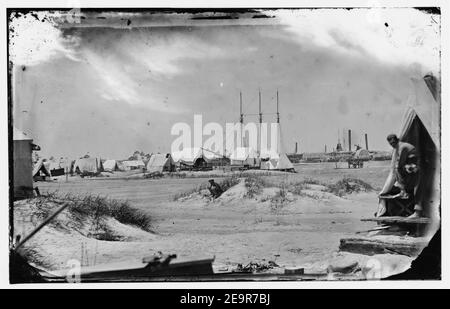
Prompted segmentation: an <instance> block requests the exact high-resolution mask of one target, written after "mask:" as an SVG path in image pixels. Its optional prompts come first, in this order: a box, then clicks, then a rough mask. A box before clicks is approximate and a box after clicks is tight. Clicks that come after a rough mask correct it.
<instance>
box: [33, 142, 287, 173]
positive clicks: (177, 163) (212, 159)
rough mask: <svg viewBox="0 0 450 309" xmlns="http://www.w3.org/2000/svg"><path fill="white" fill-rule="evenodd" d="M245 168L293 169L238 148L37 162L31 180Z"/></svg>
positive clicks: (283, 159) (279, 159) (277, 157)
mask: <svg viewBox="0 0 450 309" xmlns="http://www.w3.org/2000/svg"><path fill="white" fill-rule="evenodd" d="M230 164H231V165H233V166H245V167H249V168H260V169H264V170H293V169H294V167H293V165H292V163H291V162H290V161H289V159H288V157H287V156H286V154H272V155H271V156H270V157H267V158H261V156H259V155H258V153H257V152H256V151H255V150H254V149H252V148H249V147H238V148H237V149H236V150H235V151H234V152H233V153H232V154H231V155H230V156H229V158H226V157H224V156H221V155H219V154H216V153H213V152H211V151H205V150H203V149H201V148H184V149H183V150H182V151H179V152H174V153H172V154H160V153H158V154H153V155H152V156H151V157H150V160H149V161H148V162H147V163H144V162H143V161H142V160H126V161H121V160H112V159H110V160H106V161H102V160H100V159H98V158H81V159H77V160H73V161H65V160H60V161H44V160H43V159H40V160H39V161H38V162H37V163H36V164H35V165H34V168H33V177H36V176H44V177H45V176H47V177H50V176H60V175H64V174H66V173H70V174H73V173H75V174H86V173H87V174H89V173H90V174H97V173H99V172H102V171H105V172H113V171H130V170H137V169H144V168H145V170H146V171H147V172H148V173H154V172H172V171H175V169H176V167H182V166H187V167H193V168H197V167H207V166H226V165H230Z"/></svg>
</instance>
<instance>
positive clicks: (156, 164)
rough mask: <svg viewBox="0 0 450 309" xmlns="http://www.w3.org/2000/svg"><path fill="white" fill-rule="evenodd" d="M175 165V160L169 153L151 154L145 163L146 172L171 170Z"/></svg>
mask: <svg viewBox="0 0 450 309" xmlns="http://www.w3.org/2000/svg"><path fill="white" fill-rule="evenodd" d="M174 167H175V162H174V161H173V159H172V156H171V155H170V153H168V154H162V153H157V154H153V155H152V156H151V157H150V160H149V161H148V163H147V172H149V173H154V172H161V173H162V172H171V171H173V169H174Z"/></svg>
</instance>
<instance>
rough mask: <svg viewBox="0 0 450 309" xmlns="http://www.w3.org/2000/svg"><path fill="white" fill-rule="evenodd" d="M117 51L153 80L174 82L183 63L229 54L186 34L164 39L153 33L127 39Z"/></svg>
mask: <svg viewBox="0 0 450 309" xmlns="http://www.w3.org/2000/svg"><path fill="white" fill-rule="evenodd" d="M117 49H118V50H120V51H121V52H122V53H124V54H127V55H129V56H130V57H131V58H132V59H134V60H135V61H137V62H138V63H142V64H143V66H144V67H146V68H147V69H148V70H149V71H150V73H151V74H152V76H153V77H156V78H171V77H173V76H175V75H177V74H182V73H183V71H182V68H181V67H180V65H179V63H177V62H178V61H179V60H181V59H202V58H218V57H224V56H226V53H225V52H224V51H223V50H222V49H220V48H218V47H216V46H214V45H209V44H207V43H205V42H204V41H202V40H200V39H198V38H195V37H190V36H188V35H183V34H181V35H180V34H170V35H168V36H166V37H164V38H161V37H158V36H156V35H154V34H152V33H151V31H142V32H140V33H139V35H138V36H137V37H136V36H133V35H130V36H124V38H123V40H121V41H120V44H117Z"/></svg>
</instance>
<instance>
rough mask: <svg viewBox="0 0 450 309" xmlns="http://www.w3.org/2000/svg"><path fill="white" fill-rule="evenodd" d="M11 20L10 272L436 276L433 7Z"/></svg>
mask: <svg viewBox="0 0 450 309" xmlns="http://www.w3.org/2000/svg"><path fill="white" fill-rule="evenodd" d="M7 27H8V29H7V31H8V34H7V39H8V43H7V50H8V83H9V89H8V96H9V103H8V106H9V123H8V125H9V128H8V134H9V153H10V156H9V169H10V174H9V179H10V189H9V190H10V198H9V203H10V205H9V233H10V235H9V239H10V243H9V248H10V260H9V275H10V277H9V282H10V283H11V284H15V283H37V282H47V283H81V284H83V283H105V282H122V283H128V282H242V281H252V282H278V281H288V282H300V281H344V282H346V281H356V280H358V281H366V280H379V279H388V280H390V279H392V280H393V279H394V278H395V277H396V276H399V275H401V274H404V273H405V272H406V273H408V271H411V269H413V268H414V265H415V264H416V263H419V262H420V259H421V257H423V256H425V257H427V258H428V260H427V261H428V262H426V263H427V266H428V267H419V268H420V270H421V272H419V273H416V275H415V276H411V277H408V278H410V279H411V280H414V279H416V280H423V279H426V280H440V279H441V272H440V263H441V252H440V251H439V250H436V248H437V247H439V248H440V236H439V235H440V227H441V9H440V8H439V7H384V6H376V5H374V6H373V7H317V8H313V7H297V8H287V7H284V8H283V7H280V8H257V7H255V8H205V7H198V8H192V7H191V8H181V7H177V8H106V7H105V8H87V7H86V8H83V7H73V8H54V9H52V8H45V9H42V8H36V9H33V8H8V9H7ZM259 301H260V302H264V301H266V299H263V298H261V299H260V300H259Z"/></svg>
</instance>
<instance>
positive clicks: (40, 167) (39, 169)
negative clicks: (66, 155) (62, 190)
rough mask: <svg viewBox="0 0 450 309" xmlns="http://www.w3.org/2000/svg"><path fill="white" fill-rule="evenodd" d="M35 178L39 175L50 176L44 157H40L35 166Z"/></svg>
mask: <svg viewBox="0 0 450 309" xmlns="http://www.w3.org/2000/svg"><path fill="white" fill-rule="evenodd" d="M32 175H33V178H35V179H37V177H44V178H45V177H50V176H51V175H50V171H49V170H48V169H47V167H46V166H45V164H44V159H39V161H38V162H36V164H35V165H34V167H33V173H32Z"/></svg>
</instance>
